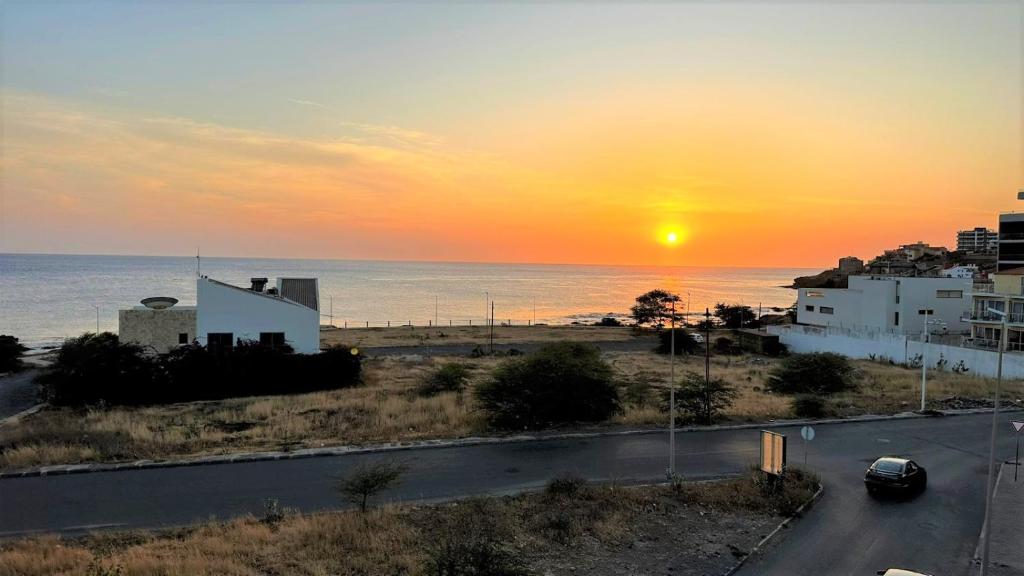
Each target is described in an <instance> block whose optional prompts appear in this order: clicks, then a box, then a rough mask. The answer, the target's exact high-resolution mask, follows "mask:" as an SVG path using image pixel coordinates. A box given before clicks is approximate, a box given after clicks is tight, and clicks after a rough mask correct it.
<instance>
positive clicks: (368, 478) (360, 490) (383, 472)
mask: <svg viewBox="0 0 1024 576" xmlns="http://www.w3.org/2000/svg"><path fill="white" fill-rule="evenodd" d="M403 472H405V467H404V466H401V465H399V464H395V463H394V462H374V463H372V464H362V465H360V466H359V467H357V468H356V469H355V470H354V471H353V472H352V473H351V474H349V475H348V476H346V477H345V478H342V479H341V480H339V481H338V483H337V484H336V485H335V488H336V489H337V491H338V492H339V493H341V495H342V497H343V498H344V499H345V500H346V501H348V502H351V503H352V504H358V505H359V510H360V511H361V512H366V504H367V501H368V500H369V499H370V498H371V497H373V496H376V495H377V494H378V493H380V492H383V491H384V490H387V489H388V488H390V487H392V486H395V485H397V484H398V482H399V479H400V478H401V476H402V473H403Z"/></svg>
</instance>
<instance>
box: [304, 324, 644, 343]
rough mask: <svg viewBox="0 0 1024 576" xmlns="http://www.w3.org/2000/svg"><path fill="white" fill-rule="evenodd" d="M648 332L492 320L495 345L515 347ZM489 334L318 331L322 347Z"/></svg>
mask: <svg viewBox="0 0 1024 576" xmlns="http://www.w3.org/2000/svg"><path fill="white" fill-rule="evenodd" d="M651 337H652V335H651V334H650V333H649V332H646V331H645V332H637V331H636V330H634V329H633V328H627V327H625V326H621V327H617V326H582V325H581V326H502V325H501V320H500V319H496V320H495V326H494V342H495V343H496V344H515V343H523V342H558V341H562V340H573V341H579V342H624V341H631V340H636V339H639V338H646V339H650V338H651ZM489 338H490V330H489V328H487V327H486V326H452V327H449V326H441V327H439V328H438V327H433V328H428V327H425V326H415V327H409V326H397V327H392V328H347V329H346V328H333V329H332V328H321V330H320V342H321V343H322V344H323V345H324V346H331V345H337V344H342V345H345V346H358V347H360V348H366V347H381V346H439V345H444V344H479V345H481V346H484V345H486V344H487V343H488V342H489Z"/></svg>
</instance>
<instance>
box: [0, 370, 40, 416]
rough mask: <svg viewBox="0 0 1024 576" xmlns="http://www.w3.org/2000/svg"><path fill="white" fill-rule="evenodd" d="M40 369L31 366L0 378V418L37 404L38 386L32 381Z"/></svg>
mask: <svg viewBox="0 0 1024 576" xmlns="http://www.w3.org/2000/svg"><path fill="white" fill-rule="evenodd" d="M38 372H39V371H38V370H35V369H32V368H29V369H26V370H22V371H21V372H15V373H13V374H8V375H7V376H4V377H3V378H0V419H3V418H7V417H8V416H13V415H15V414H17V413H18V412H21V411H22V410H27V409H29V408H31V407H33V406H35V405H36V404H37V403H38V402H39V400H38V392H39V389H38V386H36V385H35V383H33V382H32V379H33V378H35V376H36V374H37V373H38Z"/></svg>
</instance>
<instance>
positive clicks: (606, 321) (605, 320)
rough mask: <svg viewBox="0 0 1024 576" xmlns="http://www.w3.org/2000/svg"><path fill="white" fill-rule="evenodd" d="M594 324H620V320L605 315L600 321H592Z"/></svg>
mask: <svg viewBox="0 0 1024 576" xmlns="http://www.w3.org/2000/svg"><path fill="white" fill-rule="evenodd" d="M594 326H622V322H619V320H618V319H617V318H612V317H611V316H606V317H604V318H601V321H600V322H596V323H594Z"/></svg>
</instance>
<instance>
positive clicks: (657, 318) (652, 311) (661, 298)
mask: <svg viewBox="0 0 1024 576" xmlns="http://www.w3.org/2000/svg"><path fill="white" fill-rule="evenodd" d="M678 301H679V296H677V295H676V294H672V293H671V292H668V291H666V290H651V291H650V292H647V293H646V294H641V295H640V296H637V297H636V305H634V306H633V307H632V308H630V312H631V313H632V315H633V320H635V321H636V325H637V326H643V325H645V324H652V325H655V326H662V325H664V324H665V323H666V322H668V321H671V320H672V303H673V302H678ZM679 318H680V315H679V313H678V312H677V313H676V321H678V320H679Z"/></svg>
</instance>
